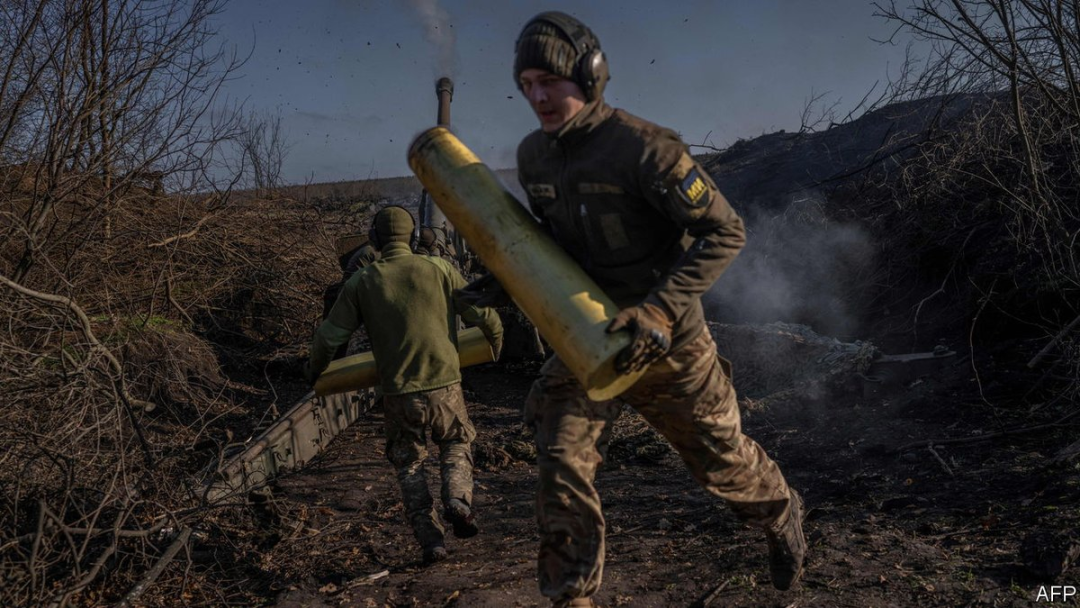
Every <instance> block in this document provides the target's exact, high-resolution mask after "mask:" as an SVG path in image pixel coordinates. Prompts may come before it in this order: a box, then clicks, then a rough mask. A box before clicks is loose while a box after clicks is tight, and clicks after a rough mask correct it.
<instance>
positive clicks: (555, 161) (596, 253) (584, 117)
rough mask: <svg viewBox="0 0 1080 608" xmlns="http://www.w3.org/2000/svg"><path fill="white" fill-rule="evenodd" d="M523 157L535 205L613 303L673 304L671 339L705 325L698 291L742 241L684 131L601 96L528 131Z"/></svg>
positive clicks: (522, 171)
mask: <svg viewBox="0 0 1080 608" xmlns="http://www.w3.org/2000/svg"><path fill="white" fill-rule="evenodd" d="M517 161H518V178H519V179H520V181H521V185H522V187H523V188H524V189H525V192H526V195H527V196H528V199H529V205H530V207H531V208H532V210H533V213H534V214H535V215H536V216H537V217H538V218H539V220H540V222H541V223H542V224H543V225H544V226H545V227H546V229H547V230H548V231H549V232H550V234H551V235H552V236H553V237H554V238H555V240H556V241H557V242H558V243H559V244H560V245H561V246H562V247H563V248H564V249H565V250H566V251H567V252H568V253H569V254H570V256H571V257H573V258H574V259H575V260H576V261H577V262H578V263H579V264H580V265H581V267H582V268H583V269H584V270H585V272H586V273H588V275H589V276H591V277H592V278H593V280H595V281H596V282H597V284H599V286H600V287H601V288H602V289H603V290H604V291H605V292H606V293H607V294H608V296H609V297H611V298H612V299H613V300H614V301H615V303H616V304H618V305H619V306H620V307H628V306H633V305H636V304H639V303H641V302H642V301H648V302H650V303H653V304H655V305H657V306H660V307H661V308H662V309H663V310H665V311H667V313H668V315H669V316H670V317H671V318H672V319H674V320H675V326H674V329H673V335H672V338H673V348H678V347H679V346H681V345H682V344H684V343H686V342H687V341H689V340H691V339H693V338H694V337H695V336H696V335H697V333H699V332H700V331H701V327H702V326H703V324H704V312H703V310H702V306H701V295H702V294H704V293H705V292H706V291H707V290H708V289H709V288H710V287H711V286H712V284H713V283H714V282H715V281H716V279H717V278H719V277H720V275H721V274H722V273H723V272H724V270H725V269H726V268H727V267H728V265H729V264H731V261H732V260H733V259H734V258H735V256H736V255H738V253H739V251H740V250H741V249H742V247H743V245H744V244H745V242H746V240H745V232H744V229H743V223H742V220H741V219H740V218H739V216H738V215H737V214H736V213H735V211H734V210H733V209H732V208H731V205H729V204H728V201H727V199H725V198H724V195H723V194H721V193H720V191H719V190H718V189H717V188H716V184H714V183H713V181H712V179H711V178H710V177H709V175H708V174H707V173H706V172H705V170H704V169H702V168H701V166H699V165H698V163H697V162H695V161H694V159H693V158H692V157H691V156H690V154H689V152H688V150H687V147H686V145H685V144H683V142H682V141H681V140H680V139H679V137H678V135H676V134H675V133H674V132H673V131H671V130H670V129H665V128H662V127H659V126H657V125H655V124H653V123H650V122H648V121H645V120H642V119H640V118H637V117H635V116H632V115H630V114H628V113H626V112H624V111H623V110H616V109H612V108H611V107H610V106H608V105H607V104H606V103H604V101H603V100H602V99H600V100H598V101H594V102H591V103H589V104H588V105H586V106H585V108H584V109H582V110H581V111H580V112H579V113H578V114H577V115H576V116H574V118H573V119H571V120H570V121H569V122H568V123H567V124H566V125H565V126H564V127H563V128H562V129H560V131H559V132H558V133H555V134H553V135H549V134H546V133H544V132H543V131H540V130H537V131H534V132H533V133H531V134H529V135H528V136H527V137H526V138H525V139H524V140H523V141H522V142H521V145H520V146H519V147H518V159H517Z"/></svg>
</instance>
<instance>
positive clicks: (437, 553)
mask: <svg viewBox="0 0 1080 608" xmlns="http://www.w3.org/2000/svg"><path fill="white" fill-rule="evenodd" d="M448 557H450V554H449V553H447V552H446V547H444V546H443V545H442V543H439V544H437V545H429V546H427V547H424V564H426V565H431V564H434V563H438V562H441V561H443V560H445V559H446V558H448Z"/></svg>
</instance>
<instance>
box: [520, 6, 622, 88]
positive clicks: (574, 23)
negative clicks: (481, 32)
mask: <svg viewBox="0 0 1080 608" xmlns="http://www.w3.org/2000/svg"><path fill="white" fill-rule="evenodd" d="M539 21H543V22H545V23H548V24H550V25H553V26H555V28H556V29H558V30H559V32H561V33H562V35H563V36H564V37H565V38H566V39H568V40H569V41H570V43H571V44H573V45H574V50H576V51H577V56H578V59H577V63H576V64H575V65H574V79H573V80H574V82H576V83H577V85H578V86H579V87H581V90H582V91H583V92H584V93H585V97H586V98H587V99H588V100H589V101H594V100H596V99H597V98H599V97H600V96H601V95H602V94H603V93H604V86H605V85H606V84H607V81H608V80H610V79H611V76H610V75H609V74H608V64H607V57H606V56H605V55H604V51H602V50H600V41H599V40H598V39H597V38H596V35H595V34H593V33H592V30H590V29H589V28H587V27H585V25H584V24H583V23H581V22H580V21H578V20H577V19H574V18H573V17H571V16H570V15H567V14H566V13H560V12H559V11H548V12H545V13H540V14H539V15H537V16H535V17H533V18H532V19H530V20H529V22H528V23H526V24H525V27H523V28H521V33H522V34H524V33H525V32H526V31H527V30H528V29H529V26H531V25H532V24H534V23H537V22H539ZM520 45H521V35H520V34H519V35H518V39H517V42H516V43H515V44H514V52H515V53H516V52H517V49H518V47H519V46H520Z"/></svg>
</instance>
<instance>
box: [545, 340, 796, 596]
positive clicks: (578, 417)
mask: <svg viewBox="0 0 1080 608" xmlns="http://www.w3.org/2000/svg"><path fill="white" fill-rule="evenodd" d="M540 374H541V375H540V378H539V379H538V380H537V381H536V382H535V383H534V384H533V387H532V390H531V391H530V393H529V396H528V398H527V399H526V405H525V418H526V423H527V424H532V425H533V427H534V429H535V431H536V447H537V453H538V457H537V464H538V468H539V473H540V480H539V487H538V490H537V496H536V510H537V520H538V523H539V527H540V553H539V564H538V566H539V572H538V576H539V581H540V591H541V593H543V594H544V595H545V596H548V597H550V598H552V599H553V600H565V599H570V598H578V597H589V596H591V595H593V594H594V593H595V592H596V590H597V589H598V588H599V586H600V581H601V577H602V574H603V568H604V514H603V511H602V510H601V506H600V496H599V495H598V494H597V492H596V489H595V488H594V487H593V480H594V479H595V477H596V470H597V467H598V466H599V465H600V464H601V462H602V460H603V458H604V455H605V454H606V451H607V450H606V446H607V441H608V439H609V437H610V435H611V428H612V425H613V423H614V421H615V419H616V418H618V416H619V412H620V411H621V409H622V405H623V403H626V404H629V405H630V406H631V407H633V408H634V409H635V410H637V411H638V412H639V413H641V415H642V416H643V417H644V418H645V420H647V421H648V422H649V424H651V425H652V426H653V427H654V428H655V429H656V430H657V431H659V432H660V434H662V435H663V436H664V437H665V438H667V440H668V441H669V442H671V445H672V446H673V447H674V448H675V449H676V450H677V451H678V453H679V455H680V456H681V457H682V459H683V462H685V464H686V466H687V468H688V469H689V470H690V473H691V475H693V477H694V479H695V480H697V482H698V483H700V484H701V485H702V486H703V487H704V488H705V489H706V490H708V491H709V492H711V493H712V494H715V495H716V496H718V497H720V498H721V499H723V500H724V501H725V502H727V504H728V505H729V506H730V507H731V509H732V510H733V511H734V512H735V514H736V516H738V517H739V519H741V520H742V521H744V522H747V523H748V524H751V525H754V526H759V527H763V528H764V527H766V526H769V525H770V524H773V523H775V522H778V521H783V520H785V519H786V518H787V515H788V512H789V511H788V504H789V502H790V493H789V490H788V486H787V483H786V482H785V481H784V477H783V475H782V474H781V473H780V469H779V467H777V465H776V463H774V462H773V461H772V460H771V459H769V457H768V456H767V455H766V454H765V451H764V450H763V449H762V448H761V446H759V445H758V444H757V443H755V442H754V440H752V439H750V438H749V437H747V436H746V435H743V434H742V429H741V424H740V419H739V409H738V405H737V403H736V399H735V389H734V388H733V387H732V385H731V372H730V366H729V365H728V364H727V362H726V361H723V360H722V359H721V358H720V357H719V356H718V355H717V353H716V345H715V343H714V342H713V339H712V336H711V335H710V334H709V332H708V331H705V330H704V328H703V330H702V332H701V334H700V335H699V336H698V337H697V338H695V339H694V340H692V341H691V342H689V343H687V344H686V345H684V346H682V347H680V348H679V349H678V350H676V351H674V352H672V353H670V354H669V355H668V356H667V357H665V358H663V359H661V360H659V361H657V362H656V363H654V364H653V365H652V366H651V367H650V368H649V370H648V371H647V372H646V373H645V375H644V376H642V378H641V380H639V381H638V382H637V383H636V384H635V385H634V386H633V387H631V388H630V390H628V391H627V392H626V393H624V394H623V395H621V396H620V397H619V399H618V400H613V401H604V402H595V401H590V400H588V398H587V397H586V396H585V391H584V389H583V388H582V387H581V384H580V383H578V381H577V379H576V378H575V377H574V376H573V374H572V373H571V372H570V370H569V369H567V367H566V366H565V365H564V364H563V363H562V361H560V360H559V359H558V357H552V358H551V359H549V360H548V361H547V363H545V364H544V367H543V368H542V369H541V372H540Z"/></svg>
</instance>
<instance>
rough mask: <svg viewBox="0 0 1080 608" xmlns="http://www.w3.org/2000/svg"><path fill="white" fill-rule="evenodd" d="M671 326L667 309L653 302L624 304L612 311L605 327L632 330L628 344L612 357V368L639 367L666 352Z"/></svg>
mask: <svg viewBox="0 0 1080 608" xmlns="http://www.w3.org/2000/svg"><path fill="white" fill-rule="evenodd" d="M671 326H672V322H671V319H669V318H668V316H667V313H665V312H664V311H663V310H662V309H661V308H660V307H659V306H656V305H654V304H648V303H646V304H641V305H639V306H635V307H633V308H625V309H623V310H622V311H620V312H619V314H617V315H615V318H614V319H613V320H612V321H611V324H610V325H608V327H607V332H608V333H609V334H610V333H615V332H617V331H619V330H622V329H629V330H630V331H632V332H633V337H631V339H630V345H629V346H627V347H626V348H624V349H622V350H621V351H619V354H618V355H617V356H616V357H615V371H617V372H619V373H620V374H629V373H632V372H637V371H641V370H643V369H645V368H646V367H648V366H649V364H650V363H652V362H653V361H656V360H657V359H659V358H661V357H663V356H664V355H665V354H667V352H668V349H670V348H671Z"/></svg>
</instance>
